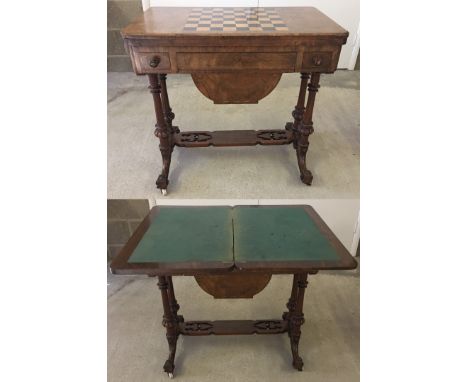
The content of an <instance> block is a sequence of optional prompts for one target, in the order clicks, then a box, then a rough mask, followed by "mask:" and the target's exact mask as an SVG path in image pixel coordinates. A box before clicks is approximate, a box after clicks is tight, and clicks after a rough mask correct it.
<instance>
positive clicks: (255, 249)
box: [110, 206, 357, 377]
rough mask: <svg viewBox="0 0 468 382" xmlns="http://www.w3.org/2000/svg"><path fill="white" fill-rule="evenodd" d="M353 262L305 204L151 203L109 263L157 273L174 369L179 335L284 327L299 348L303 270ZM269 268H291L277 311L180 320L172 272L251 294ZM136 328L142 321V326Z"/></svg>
mask: <svg viewBox="0 0 468 382" xmlns="http://www.w3.org/2000/svg"><path fill="white" fill-rule="evenodd" d="M356 266H357V263H356V261H355V260H354V258H353V257H352V256H351V255H350V254H349V252H348V251H347V250H346V249H345V248H344V247H343V245H342V244H341V243H340V241H339V240H338V239H337V238H336V236H335V235H334V234H333V233H332V231H331V230H330V229H329V228H328V226H327V225H326V224H325V223H324V221H323V220H322V219H321V218H320V216H319V215H318V214H317V213H316V212H315V211H314V210H313V208H312V207H310V206H236V207H224V206H223V207H219V206H218V207H154V208H153V209H152V210H151V212H150V213H149V214H148V216H146V218H145V219H144V220H143V222H142V223H141V224H140V225H139V227H138V228H137V229H136V231H135V233H134V234H133V236H132V237H131V238H130V239H129V241H128V242H127V244H126V245H125V247H124V248H123V249H122V251H121V252H120V253H119V254H118V255H117V257H116V258H115V259H114V260H113V261H112V263H111V266H110V267H111V271H112V273H115V274H146V275H148V276H153V277H154V276H157V277H158V280H159V282H158V286H159V289H160V290H161V296H162V304H163V308H164V317H163V325H164V326H165V327H166V338H167V341H168V343H169V358H168V360H167V361H166V363H165V364H164V371H165V372H167V373H168V374H169V376H170V377H172V376H173V372H174V358H175V353H176V345H177V339H178V337H179V335H186V336H202V335H209V334H217V335H221V334H279V333H285V332H287V333H288V336H289V338H290V343H291V351H292V358H293V361H292V364H293V366H294V368H296V369H297V370H302V367H303V361H302V359H301V357H300V356H299V348H298V346H299V339H300V336H301V325H302V324H303V323H304V314H303V310H302V308H303V302H304V292H305V288H306V286H307V275H308V274H316V273H317V272H318V271H319V270H323V269H354V268H356ZM273 274H292V275H294V277H293V284H292V289H291V297H290V299H289V301H288V303H287V304H286V307H287V309H288V310H287V311H286V312H285V313H283V315H282V318H281V319H261V320H221V321H209V320H208V321H205V320H203V321H185V320H184V318H183V316H181V315H179V314H178V311H179V308H180V307H179V305H178V303H177V300H176V298H175V293H174V287H173V283H172V276H195V279H196V281H197V283H198V284H199V286H200V287H201V288H202V289H203V290H204V291H205V292H207V293H209V294H210V295H212V296H213V297H215V298H252V297H253V296H254V295H255V294H257V293H259V292H260V291H262V290H263V289H264V288H265V287H266V286H267V284H268V282H269V281H270V279H271V277H272V275H273ZM142 329H143V328H142Z"/></svg>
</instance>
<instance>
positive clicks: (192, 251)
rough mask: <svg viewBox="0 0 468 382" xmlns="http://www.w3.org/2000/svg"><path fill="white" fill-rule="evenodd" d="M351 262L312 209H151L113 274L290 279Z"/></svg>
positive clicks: (348, 266) (353, 264)
mask: <svg viewBox="0 0 468 382" xmlns="http://www.w3.org/2000/svg"><path fill="white" fill-rule="evenodd" d="M355 267H356V262H355V260H354V259H353V258H352V256H351V255H350V254H349V252H348V251H347V250H346V249H345V248H344V247H343V245H342V244H341V243H340V241H339V240H338V239H337V238H336V236H335V235H334V234H333V233H332V232H331V230H330V229H329V228H328V226H327V225H326V224H325V223H324V222H323V220H322V219H321V218H320V216H318V215H317V213H316V212H315V211H314V210H313V209H312V208H311V207H310V206H237V207H223V206H217V207H155V208H153V209H152V211H151V213H150V214H149V215H148V216H147V217H146V218H145V220H144V221H143V222H142V223H141V224H140V226H139V227H138V228H137V230H136V231H135V233H134V235H133V236H132V237H131V238H130V240H129V241H128V243H127V244H126V246H125V247H124V249H123V250H122V251H121V253H120V254H119V255H118V256H117V257H116V258H115V260H114V261H113V262H112V264H111V270H112V271H113V272H114V273H123V274H132V273H143V274H149V275H157V274H168V275H174V274H187V275H189V274H203V273H225V272H230V271H236V272H239V271H240V272H242V271H245V272H249V271H253V272H259V271H261V272H271V273H294V272H314V271H316V270H319V269H352V268H355Z"/></svg>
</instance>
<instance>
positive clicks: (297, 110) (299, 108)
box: [286, 73, 310, 149]
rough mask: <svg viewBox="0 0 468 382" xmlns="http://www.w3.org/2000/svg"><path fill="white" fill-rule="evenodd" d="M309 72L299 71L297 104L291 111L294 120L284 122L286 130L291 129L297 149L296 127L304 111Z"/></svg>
mask: <svg viewBox="0 0 468 382" xmlns="http://www.w3.org/2000/svg"><path fill="white" fill-rule="evenodd" d="M309 77H310V74H309V73H301V86H300V88H299V96H298V97H297V104H296V106H295V107H294V110H293V111H292V116H293V118H294V122H293V123H292V124H291V123H287V124H286V130H292V132H293V145H294V149H297V129H298V127H299V123H300V122H301V121H302V118H303V116H304V111H305V106H304V105H305V94H306V90H307V82H308V81H309Z"/></svg>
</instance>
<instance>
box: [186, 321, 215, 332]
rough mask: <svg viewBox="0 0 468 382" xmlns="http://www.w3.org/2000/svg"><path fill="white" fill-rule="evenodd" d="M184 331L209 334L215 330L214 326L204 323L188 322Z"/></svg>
mask: <svg viewBox="0 0 468 382" xmlns="http://www.w3.org/2000/svg"><path fill="white" fill-rule="evenodd" d="M184 329H185V331H186V332H208V331H211V329H213V324H212V323H210V322H203V321H192V322H186V323H185V325H184Z"/></svg>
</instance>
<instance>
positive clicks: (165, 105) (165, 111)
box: [159, 73, 180, 133]
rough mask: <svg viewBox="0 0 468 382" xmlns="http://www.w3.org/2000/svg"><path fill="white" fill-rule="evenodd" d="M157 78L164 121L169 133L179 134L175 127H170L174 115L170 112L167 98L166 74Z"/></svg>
mask: <svg viewBox="0 0 468 382" xmlns="http://www.w3.org/2000/svg"><path fill="white" fill-rule="evenodd" d="M159 78H160V80H161V101H162V105H163V114H164V119H165V121H166V124H167V126H168V127H169V130H170V131H171V133H179V132H180V131H179V129H178V128H177V127H173V126H172V121H173V120H174V118H175V114H174V113H173V112H172V109H171V106H170V105H169V96H168V94H167V86H166V78H167V74H165V73H161V74H160V75H159Z"/></svg>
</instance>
